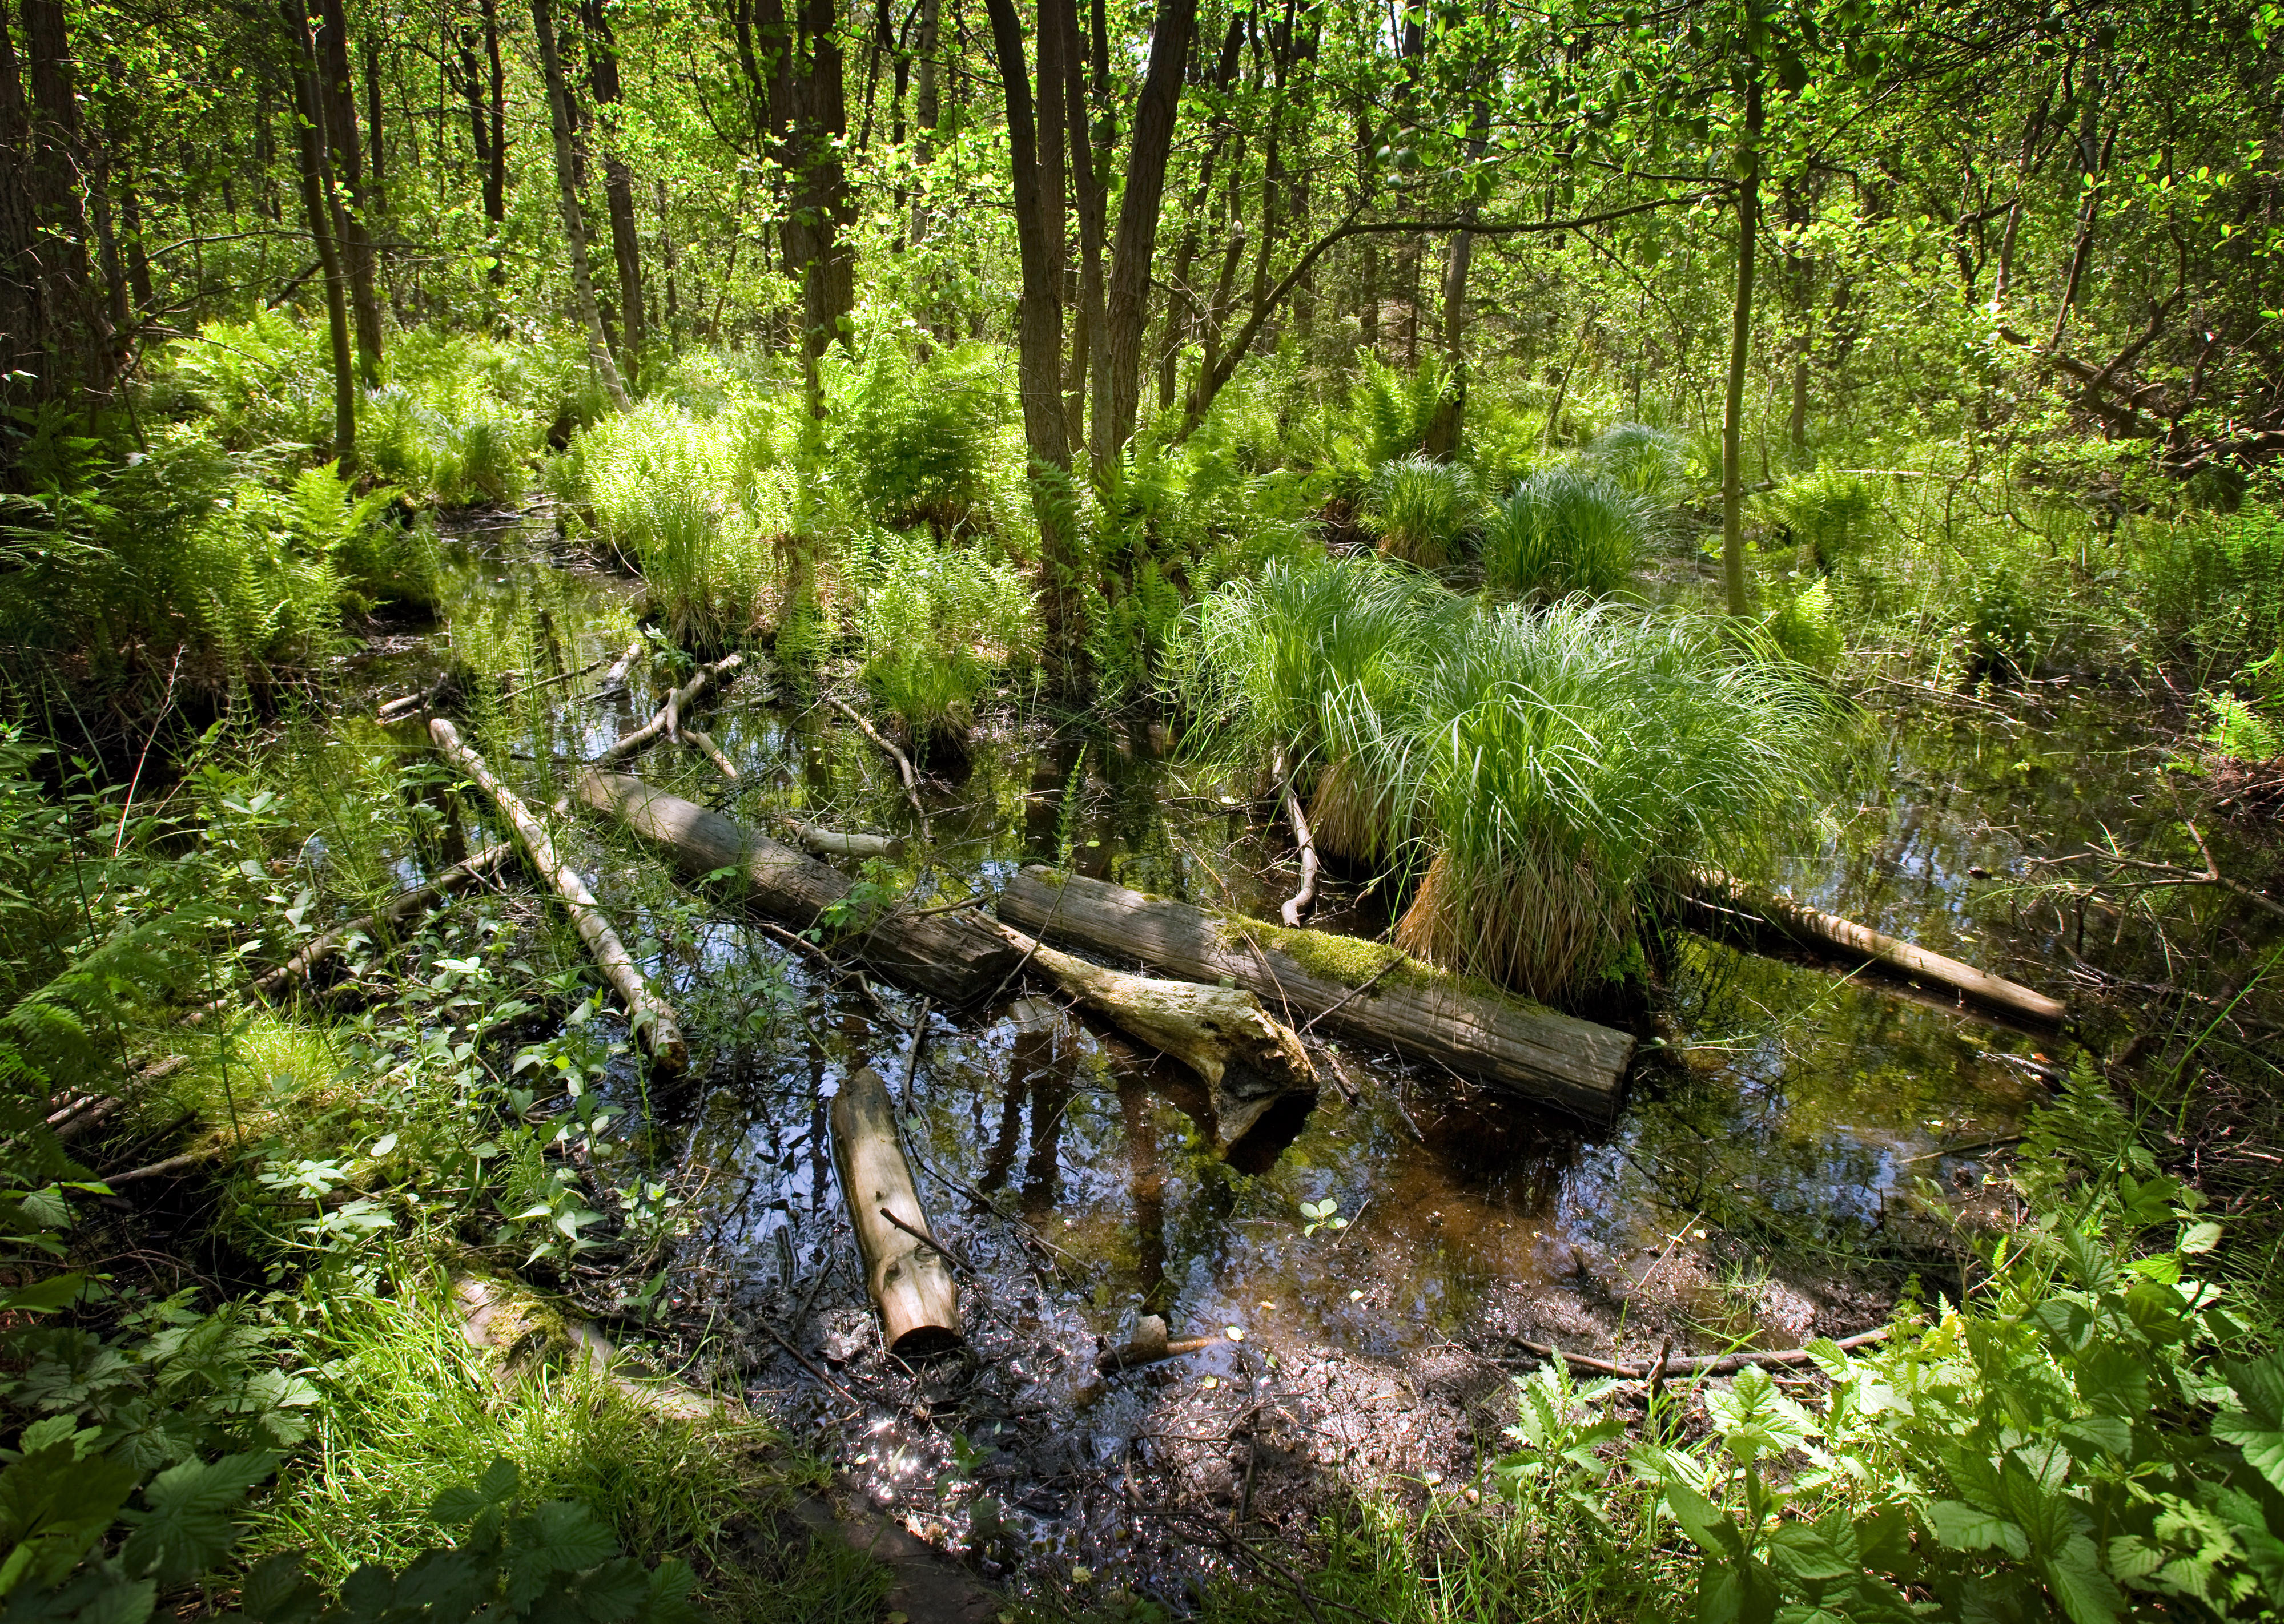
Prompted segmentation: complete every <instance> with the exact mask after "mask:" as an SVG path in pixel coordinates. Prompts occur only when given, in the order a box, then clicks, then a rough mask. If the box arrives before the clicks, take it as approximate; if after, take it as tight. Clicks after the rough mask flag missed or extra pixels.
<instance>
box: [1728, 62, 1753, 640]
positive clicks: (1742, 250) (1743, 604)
mask: <svg viewBox="0 0 2284 1624" xmlns="http://www.w3.org/2000/svg"><path fill="white" fill-rule="evenodd" d="M1746 73H1747V74H1748V79H1747V82H1746V86H1745V140H1744V151H1743V152H1741V153H1740V154H1739V156H1740V159H1741V160H1742V162H1741V164H1740V170H1741V174H1740V176H1739V179H1738V182H1737V294H1736V303H1735V307H1734V308H1733V312H1732V316H1731V320H1730V325H1729V379H1728V387H1727V389H1726V391H1725V394H1724V396H1723V399H1722V408H1721V584H1722V589H1723V591H1724V593H1725V596H1726V597H1727V599H1728V607H1729V613H1731V614H1736V615H1743V614H1749V613H1752V607H1753V605H1752V599H1751V597H1750V596H1749V595H1748V592H1747V590H1746V585H1745V512H1744V504H1745V487H1744V468H1743V463H1742V458H1741V456H1740V451H1741V445H1740V441H1741V438H1742V434H1743V430H1744V419H1745V363H1746V360H1747V358H1748V355H1749V354H1750V352H1751V348H1752V338H1753V255H1754V251H1755V249H1756V246H1758V241H1759V238H1760V230H1761V77H1760V67H1759V64H1757V63H1749V64H1748V65H1747V67H1746Z"/></svg>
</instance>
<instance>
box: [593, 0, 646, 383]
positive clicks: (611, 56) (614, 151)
mask: <svg viewBox="0 0 2284 1624" xmlns="http://www.w3.org/2000/svg"><path fill="white" fill-rule="evenodd" d="M579 15H580V18H581V20H582V21H583V23H584V25H585V27H586V30H587V61H588V82H589V83H590V84H591V86H592V87H593V89H594V92H595V108H596V113H597V116H598V119H599V121H601V124H602V126H603V199H604V202H605V204H606V206H607V207H608V210H609V213H610V216H611V258H612V260H613V261H614V262H615V263H616V265H617V266H618V272H619V311H620V316H619V322H620V328H619V332H620V337H621V340H622V350H623V354H624V357H625V358H624V361H623V363H622V364H623V365H624V367H625V369H626V373H627V376H628V377H630V378H633V377H635V376H637V374H638V373H639V372H640V371H641V367H642V350H643V345H644V343H645V334H644V331H643V275H642V238H641V237H640V236H639V235H638V234H637V230H636V228H635V177H634V171H633V170H631V169H630V168H628V167H627V161H626V160H625V159H624V158H623V157H622V156H621V155H620V152H619V141H618V105H619V97H620V86H619V46H618V41H617V40H616V39H614V37H613V36H612V34H611V20H610V18H609V16H608V15H607V14H606V12H604V10H603V4H602V0H580V4H579Z"/></svg>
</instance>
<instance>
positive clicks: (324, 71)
mask: <svg viewBox="0 0 2284 1624" xmlns="http://www.w3.org/2000/svg"><path fill="white" fill-rule="evenodd" d="M318 5H319V15H320V16H321V17H322V18H323V20H324V24H323V26H322V27H320V28H319V29H318V30H317V71H318V74H319V75H320V79H319V90H318V100H319V102H320V103H321V104H322V105H323V106H324V108H325V153H326V156H327V157H328V158H330V159H331V160H332V181H333V187H332V193H333V208H334V211H335V213H334V217H335V219H336V221H337V223H338V225H339V234H340V254H341V257H342V261H343V264H344V268H345V269H347V270H348V278H349V310H350V314H351V315H352V316H354V317H355V318H356V349H357V374H358V376H359V378H361V379H363V380H364V386H365V387H367V388H369V389H371V388H377V387H379V384H380V346H381V332H380V303H379V299H378V298H377V297H376V296H375V294H374V291H373V253H372V230H370V228H369V224H368V223H369V221H370V220H371V218H372V194H371V193H370V192H369V191H367V189H366V186H365V178H364V144H363V143H362V142H360V141H359V140H358V138H357V116H356V80H355V79H353V78H352V77H351V76H350V72H349V37H348V17H347V15H346V11H345V8H344V6H343V4H342V0H318ZM343 191H347V192H348V200H347V202H344V201H343V200H342V195H341V194H342V192H343Z"/></svg>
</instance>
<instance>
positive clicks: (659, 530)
mask: <svg viewBox="0 0 2284 1624" xmlns="http://www.w3.org/2000/svg"><path fill="white" fill-rule="evenodd" d="M769 427H770V426H769V423H768V419H767V418H766V416H765V415H764V414H763V412H762V411H761V410H759V409H758V408H755V407H751V406H748V407H745V408H742V409H739V410H725V411H721V412H717V413H715V414H713V415H711V416H700V415H698V414H696V413H693V412H692V411H690V410H687V409H685V408H684V407H681V406H678V405H676V404H674V403H673V402H661V401H645V402H642V403H641V404H640V405H638V406H637V407H636V408H635V409H634V410H631V411H628V412H624V413H621V414H618V415H616V416H614V417H611V418H606V419H604V420H603V421H602V422H600V423H598V424H596V425H595V426H593V427H591V428H590V429H587V430H585V431H584V432H583V433H581V434H580V435H579V436H578V437H577V439H575V441H573V442H572V446H571V449H570V450H569V452H567V454H566V457H565V458H564V461H565V464H566V467H565V468H564V470H563V471H562V473H561V476H560V477H561V479H562V481H563V483H564V484H565V485H566V487H567V488H568V490H569V491H570V493H571V494H572V496H573V498H574V500H575V501H577V502H579V503H580V504H582V505H583V506H584V507H585V508H586V510H587V511H589V512H590V513H591V515H592V522H593V524H594V527H595V529H596V531H597V533H598V535H600V536H602V538H603V539H604V540H606V541H607V542H609V543H611V544H612V545H613V546H614V547H616V548H618V549H619V550H621V551H622V553H623V554H625V555H626V556H627V558H629V559H630V561H631V562H632V563H633V564H634V565H635V566H637V568H639V569H640V570H641V571H642V574H643V577H644V579H645V581H647V582H649V583H650V587H651V591H652V595H653V597H654V598H656V600H657V601H658V603H659V605H660V607H661V609H662V610H663V611H664V613H665V615H666V618H667V620H668V621H669V628H670V629H671V631H672V633H673V635H674V636H675V638H676V640H677V641H678V642H687V643H691V644H697V645H700V646H704V647H713V646H718V645H719V644H722V643H724V641H726V640H728V639H731V638H734V637H736V636H739V635H741V634H743V633H746V632H749V631H753V630H755V629H759V628H761V627H762V626H763V625H764V624H767V623H769V622H770V620H771V618H772V613H773V608H774V606H775V605H773V597H774V594H775V589H776V588H777V587H778V584H779V582H780V580H781V578H782V575H783V570H782V568H781V564H780V550H779V549H778V545H777V544H776V543H777V539H778V537H780V536H782V535H785V534H786V532H787V531H788V530H789V529H790V528H791V527H792V526H793V514H792V504H791V501H790V492H789V486H788V481H787V480H786V477H785V476H784V475H783V473H782V472H780V471H779V470H778V469H776V468H775V467H773V466H772V464H773V462H774V455H773V449H772V446H771V443H770V433H769Z"/></svg>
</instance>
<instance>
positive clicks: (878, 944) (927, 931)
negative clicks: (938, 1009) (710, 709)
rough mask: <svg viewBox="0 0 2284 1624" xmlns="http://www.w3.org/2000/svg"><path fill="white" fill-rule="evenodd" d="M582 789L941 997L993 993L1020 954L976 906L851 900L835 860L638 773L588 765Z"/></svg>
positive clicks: (795, 922)
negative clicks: (879, 905) (882, 906)
mask: <svg viewBox="0 0 2284 1624" xmlns="http://www.w3.org/2000/svg"><path fill="white" fill-rule="evenodd" d="M577 793H578V797H579V800H580V802H581V804H582V805H583V806H586V807H588V808H591V809H593V810H594V811H597V812H601V813H604V814H606V816H611V817H615V818H617V819H618V820H619V821H620V822H621V823H622V824H626V826H627V827H628V828H630V829H631V830H633V831H634V832H636V833H637V834H638V835H640V836H642V837H643V838H644V839H646V840H652V841H655V842H656V843H657V844H659V845H660V846H662V847H665V848H666V852H667V855H668V856H669V857H670V858H671V859H672V860H673V862H674V864H675V866H676V867H677V868H678V869H680V870H681V871H683V872H684V874H686V875H690V876H692V877H693V878H708V877H709V876H713V875H716V874H722V873H724V871H727V873H726V875H724V878H726V879H727V880H728V883H729V886H730V888H731V891H732V892H734V893H735V894H738V896H739V898H740V900H741V901H743V902H745V903H746V904H747V906H749V907H752V908H755V909H757V910H760V911H761V912H763V913H765V914H769V915H770V916H772V917H776V918H778V919H782V920H783V921H785V922H786V924H787V925H791V926H792V927H793V928H794V929H795V930H812V929H817V928H819V927H820V926H821V927H822V928H823V930H824V932H825V941H826V942H827V943H828V944H829V945H831V946H833V947H834V948H836V949H845V950H846V951H847V952H849V954H850V955H851V956H854V957H855V958H856V959H857V960H858V961H859V962H861V963H863V964H867V965H869V966H871V967H872V969H873V970H874V971H876V972H879V973H880V974H881V975H883V976H885V977H887V978H888V980H892V981H895V982H896V983H898V984H899V985H902V986H905V987H910V988H913V989H914V990H915V991H918V992H923V993H926V994H927V995H929V996H930V997H932V998H935V999H937V1000H939V1001H941V1002H942V1003H947V1004H952V1005H962V1004H967V1003H974V1002H975V1001H976V1000H978V999H981V998H984V997H988V996H989V995H990V994H992V993H993V992H994V991H996V990H997V989H998V988H1001V987H1004V986H1005V984H1006V982H1007V980H1008V979H1009V978H1010V977H1012V976H1013V973H1014V972H1015V970H1016V967H1017V966H1018V965H1019V964H1021V962H1022V956H1021V954H1020V953H1018V952H1017V951H1016V950H1015V949H1013V948H1012V947H1010V946H1009V945H1008V944H1007V941H1006V939H1005V937H1003V936H1001V935H1000V934H999V933H998V932H997V931H996V930H994V929H993V928H992V927H991V926H990V925H987V924H986V923H984V921H982V919H980V918H978V917H975V916H974V915H972V914H966V913H950V914H923V913H903V912H900V911H897V910H894V909H889V910H885V911H881V912H879V913H868V912H867V911H866V910H864V909H863V908H861V907H858V908H853V909H852V908H850V907H849V903H848V897H849V892H850V891H851V889H852V886H851V885H850V882H849V879H848V878H846V877H845V876H843V875H842V874H841V873H840V872H839V871H837V870H834V869H831V868H828V867H826V866H825V864H824V863H819V862H817V860H816V859H814V858H812V857H808V856H804V855H802V853H800V852H797V851H795V850H794V849H793V848H792V847H789V846H781V845H779V844H778V842H777V841H775V840H772V839H770V838H769V837H768V836H766V835H763V834H759V833H756V832H753V831H751V830H747V829H742V828H740V827H739V826H738V825H737V824H733V823H731V821H730V820H729V819H728V818H726V817H724V816H721V815H720V814H718V813H715V812H709V811H708V810H707V809H706V808H704V807H701V806H699V805H698V804H696V803H695V802H694V801H688V800H682V799H681V798H680V797H678V796H675V795H669V794H666V793H664V792H661V791H659V790H655V789H653V788H652V787H651V786H650V785H647V784H645V783H644V782H643V781H642V780H641V779H640V778H636V777H629V776H627V775H624V774H610V773H599V772H588V773H585V774H583V775H582V776H581V777H580V779H579V783H578V788H577ZM836 905H837V906H836ZM828 910H832V911H831V917H827V916H828Z"/></svg>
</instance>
